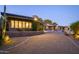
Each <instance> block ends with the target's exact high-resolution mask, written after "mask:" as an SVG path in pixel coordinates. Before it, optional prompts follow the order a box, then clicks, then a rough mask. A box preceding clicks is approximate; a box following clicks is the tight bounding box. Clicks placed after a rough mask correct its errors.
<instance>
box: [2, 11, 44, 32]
mask: <svg viewBox="0 0 79 59" xmlns="http://www.w3.org/2000/svg"><path fill="white" fill-rule="evenodd" d="M1 15H2V16H3V15H4V13H2V12H1ZM6 18H7V19H6V30H7V31H39V30H38V27H40V26H41V25H43V24H42V22H40V21H39V20H38V18H37V17H35V16H33V17H29V16H22V15H16V14H11V13H6Z"/></svg>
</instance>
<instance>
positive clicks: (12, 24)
mask: <svg viewBox="0 0 79 59" xmlns="http://www.w3.org/2000/svg"><path fill="white" fill-rule="evenodd" d="M10 23H11V28H14V27H15V26H14V20H11V22H10Z"/></svg>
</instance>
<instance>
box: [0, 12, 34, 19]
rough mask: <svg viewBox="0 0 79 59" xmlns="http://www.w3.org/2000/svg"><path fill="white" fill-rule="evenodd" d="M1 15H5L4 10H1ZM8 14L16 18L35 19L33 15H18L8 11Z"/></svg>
mask: <svg viewBox="0 0 79 59" xmlns="http://www.w3.org/2000/svg"><path fill="white" fill-rule="evenodd" d="M1 15H4V12H1ZM6 15H7V16H12V17H16V18H23V19H27V18H28V19H29V18H30V19H33V17H29V16H23V15H17V14H12V13H6Z"/></svg>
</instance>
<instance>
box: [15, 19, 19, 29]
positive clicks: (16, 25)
mask: <svg viewBox="0 0 79 59" xmlns="http://www.w3.org/2000/svg"><path fill="white" fill-rule="evenodd" d="M15 28H19V27H18V21H17V20H16V21H15Z"/></svg>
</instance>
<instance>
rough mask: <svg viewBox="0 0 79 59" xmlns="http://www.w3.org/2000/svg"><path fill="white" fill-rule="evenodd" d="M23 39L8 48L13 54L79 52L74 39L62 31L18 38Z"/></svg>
mask: <svg viewBox="0 0 79 59" xmlns="http://www.w3.org/2000/svg"><path fill="white" fill-rule="evenodd" d="M16 39H18V40H22V39H23V41H22V42H21V43H19V44H18V45H16V46H15V47H13V48H10V49H7V51H9V53H13V54H19V53H20V54H71V53H72V54H74V53H79V48H78V47H77V46H75V44H74V43H73V42H72V39H71V38H69V37H68V36H65V35H64V34H63V33H61V32H51V33H45V34H41V35H36V36H31V37H29V38H26V37H24V38H16Z"/></svg>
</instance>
